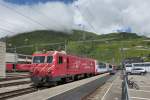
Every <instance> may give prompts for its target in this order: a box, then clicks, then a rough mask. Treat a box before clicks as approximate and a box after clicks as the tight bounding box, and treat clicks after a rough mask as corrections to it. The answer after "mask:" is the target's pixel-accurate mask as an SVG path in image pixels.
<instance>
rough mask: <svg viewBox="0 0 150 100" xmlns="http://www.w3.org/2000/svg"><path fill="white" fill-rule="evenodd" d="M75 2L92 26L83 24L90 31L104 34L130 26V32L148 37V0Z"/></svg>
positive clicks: (149, 25)
mask: <svg viewBox="0 0 150 100" xmlns="http://www.w3.org/2000/svg"><path fill="white" fill-rule="evenodd" d="M76 4H77V5H78V8H79V10H80V12H81V13H82V14H83V15H84V19H85V20H86V21H88V22H89V23H91V24H92V26H93V27H94V29H93V28H91V27H90V26H89V25H88V24H87V25H85V26H86V27H88V30H90V31H93V30H94V31H96V32H97V33H98V34H105V33H110V32H114V30H117V29H120V27H121V28H124V27H125V28H126V27H130V28H131V29H132V32H136V33H138V34H139V35H146V36H149V37H150V28H149V27H150V12H148V9H149V6H150V1H149V0H79V1H78V2H76ZM76 23H77V22H76Z"/></svg>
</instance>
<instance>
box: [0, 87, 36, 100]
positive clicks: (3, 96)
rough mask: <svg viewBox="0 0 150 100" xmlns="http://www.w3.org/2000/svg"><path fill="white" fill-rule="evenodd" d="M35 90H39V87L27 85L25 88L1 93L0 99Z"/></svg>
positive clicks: (3, 99)
mask: <svg viewBox="0 0 150 100" xmlns="http://www.w3.org/2000/svg"><path fill="white" fill-rule="evenodd" d="M35 91H38V89H37V88H35V87H27V88H23V89H19V90H13V91H9V92H4V93H0V100H5V99H8V98H12V97H16V96H20V95H23V94H28V93H32V92H35Z"/></svg>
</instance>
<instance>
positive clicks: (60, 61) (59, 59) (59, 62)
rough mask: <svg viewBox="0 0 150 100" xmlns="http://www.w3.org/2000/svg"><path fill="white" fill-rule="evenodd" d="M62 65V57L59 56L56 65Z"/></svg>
mask: <svg viewBox="0 0 150 100" xmlns="http://www.w3.org/2000/svg"><path fill="white" fill-rule="evenodd" d="M62 63H63V57H62V56H59V57H58V64H62Z"/></svg>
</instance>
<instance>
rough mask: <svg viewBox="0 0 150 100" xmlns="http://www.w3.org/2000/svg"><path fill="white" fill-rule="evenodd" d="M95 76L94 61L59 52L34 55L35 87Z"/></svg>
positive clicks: (32, 77) (32, 78)
mask: <svg viewBox="0 0 150 100" xmlns="http://www.w3.org/2000/svg"><path fill="white" fill-rule="evenodd" d="M95 74H97V72H96V61H95V60H94V59H89V58H82V57H78V56H74V55H68V54H66V53H65V52H58V51H49V52H47V53H45V54H43V53H38V54H33V62H32V70H31V80H32V81H33V83H34V84H35V85H44V84H51V83H56V82H59V81H62V82H66V81H69V80H77V79H80V78H84V77H90V76H93V75H95Z"/></svg>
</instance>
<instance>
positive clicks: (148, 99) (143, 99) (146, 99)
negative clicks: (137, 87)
mask: <svg viewBox="0 0 150 100" xmlns="http://www.w3.org/2000/svg"><path fill="white" fill-rule="evenodd" d="M129 98H131V99H140V100H150V98H141V97H129Z"/></svg>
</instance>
